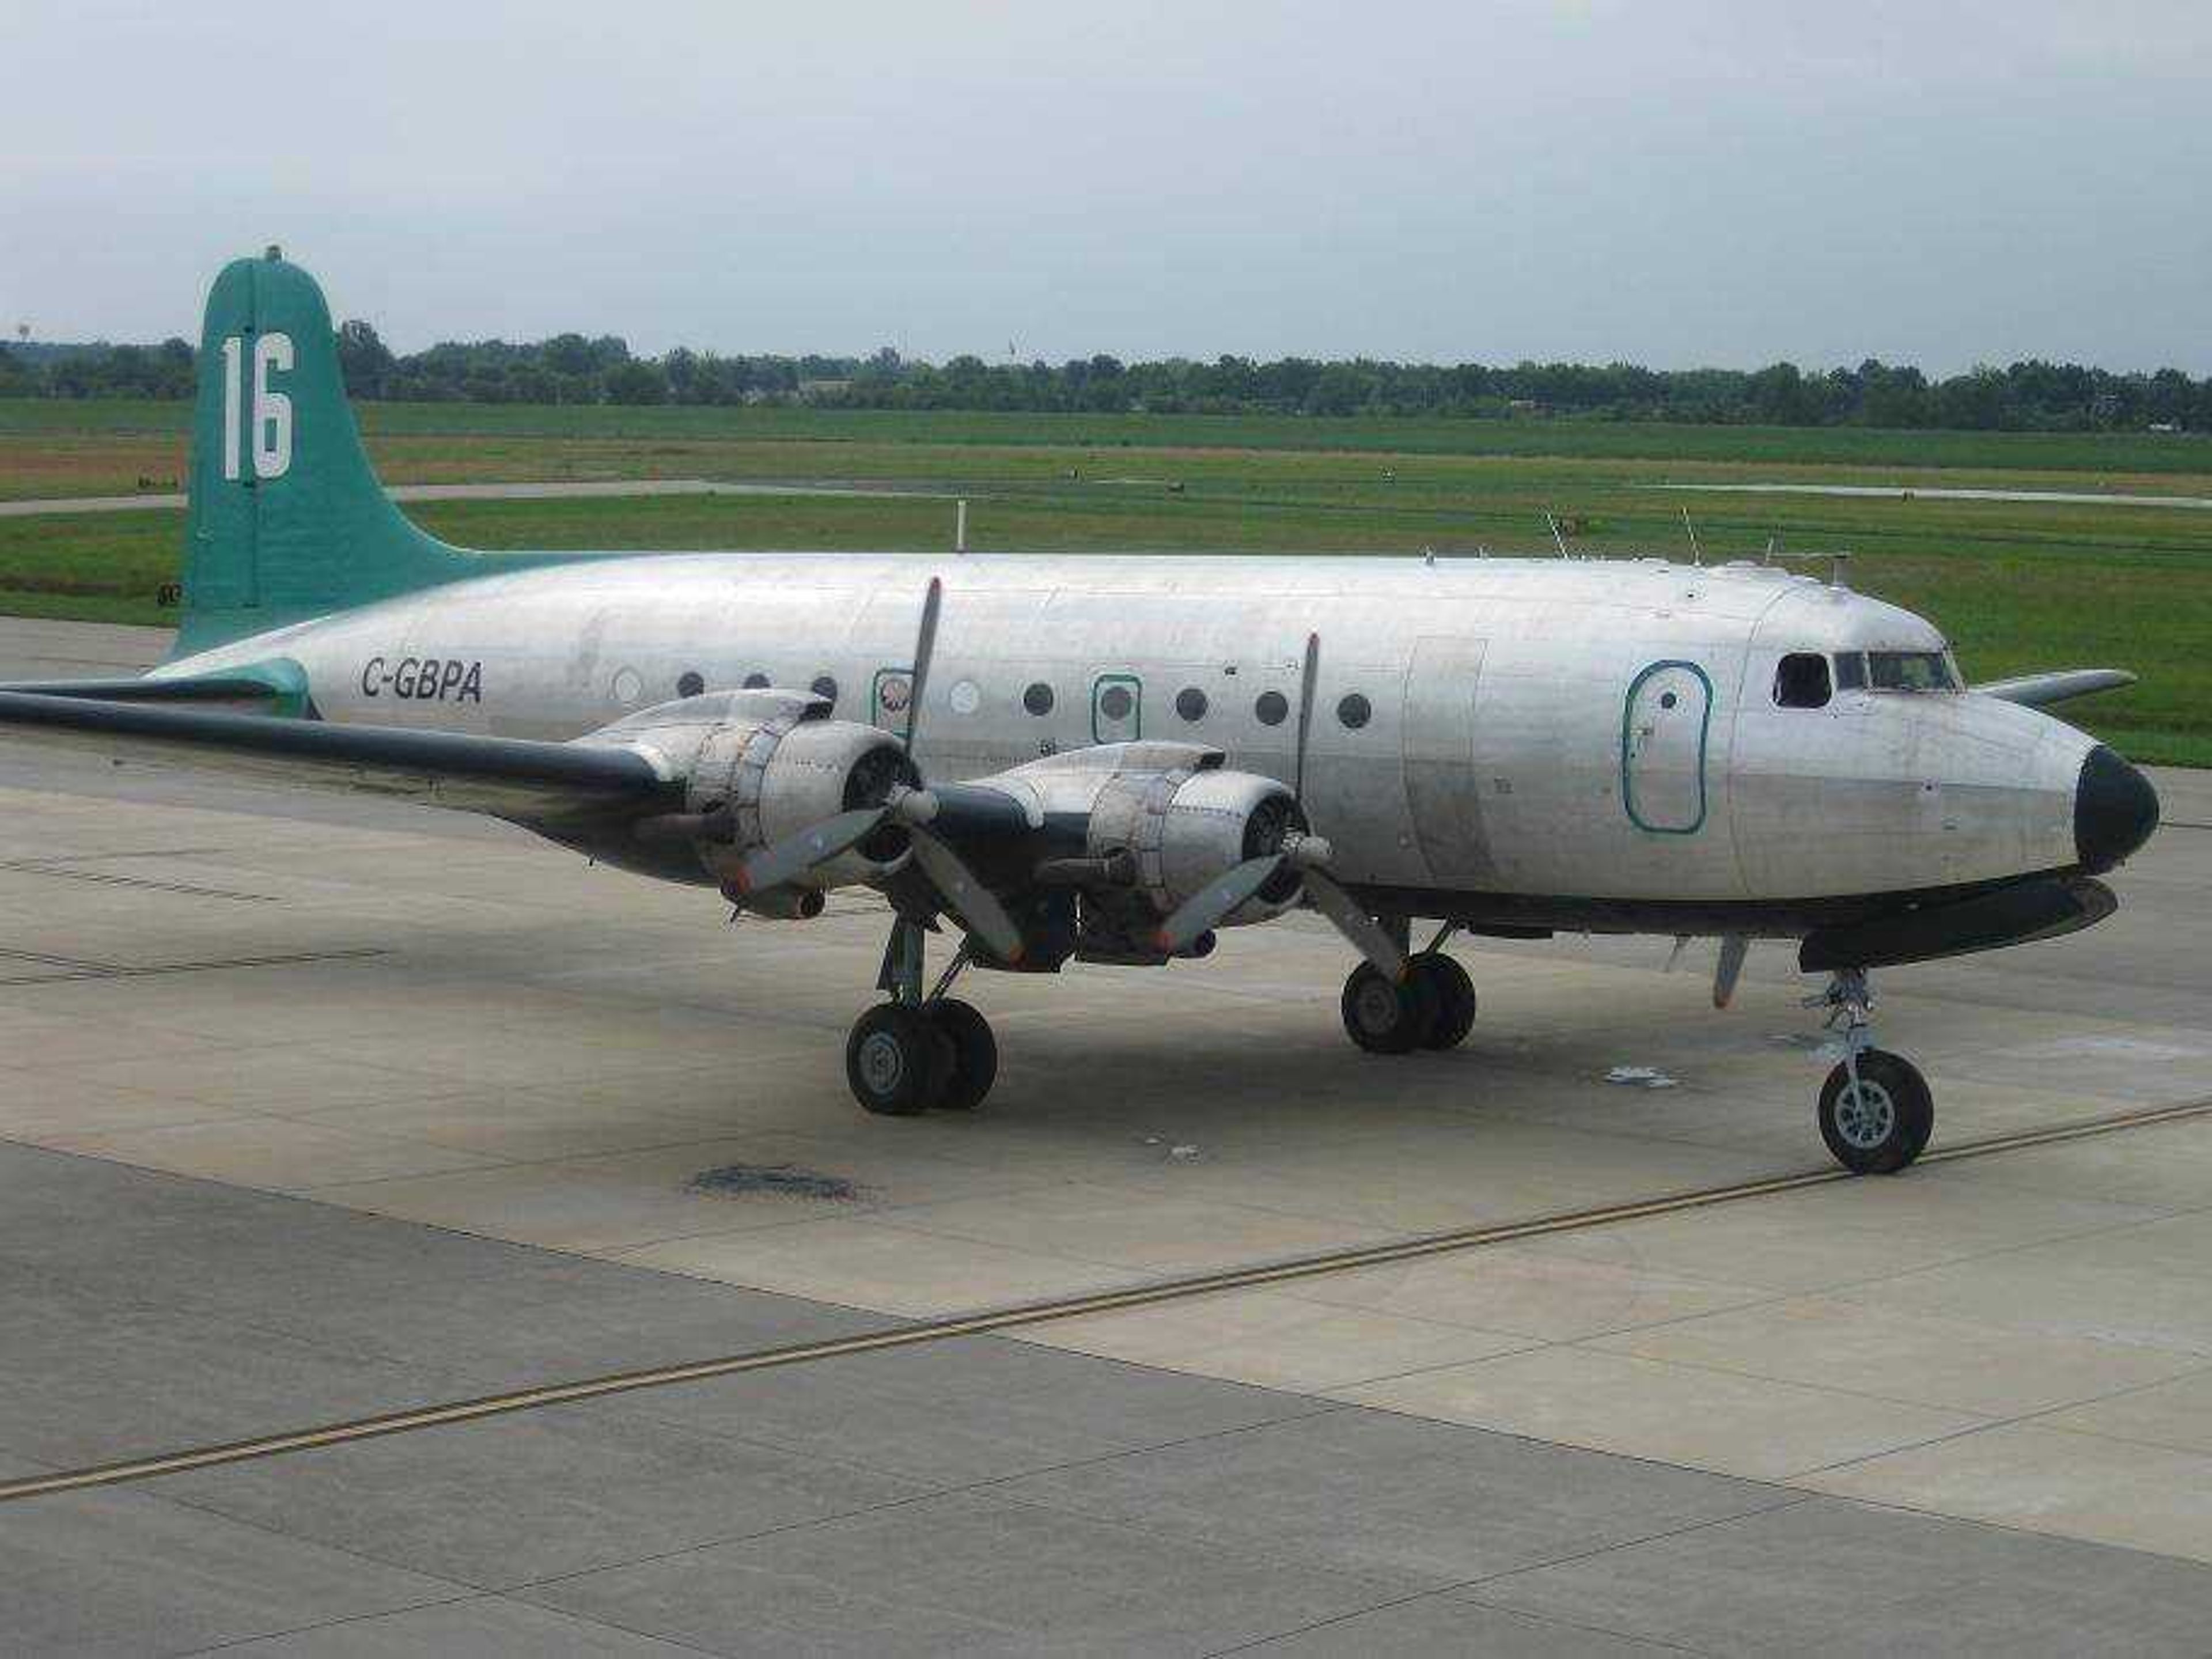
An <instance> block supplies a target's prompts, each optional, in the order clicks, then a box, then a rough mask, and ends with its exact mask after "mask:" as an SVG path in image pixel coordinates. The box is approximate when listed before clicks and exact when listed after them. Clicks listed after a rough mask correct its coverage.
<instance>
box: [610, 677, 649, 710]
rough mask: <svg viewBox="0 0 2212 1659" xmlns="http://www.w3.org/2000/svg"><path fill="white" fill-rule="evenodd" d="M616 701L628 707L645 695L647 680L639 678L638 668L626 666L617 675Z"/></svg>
mask: <svg viewBox="0 0 2212 1659" xmlns="http://www.w3.org/2000/svg"><path fill="white" fill-rule="evenodd" d="M614 690H615V701H616V702H618V703H621V704H623V705H624V706H625V707H627V706H628V705H629V704H631V703H634V702H636V701H637V700H638V698H639V697H640V696H643V695H644V692H645V682H644V681H643V680H642V679H641V678H638V672H637V670H635V668H625V669H623V670H621V671H618V672H617V674H616V675H615V686H614Z"/></svg>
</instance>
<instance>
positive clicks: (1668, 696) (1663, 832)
mask: <svg viewBox="0 0 2212 1659" xmlns="http://www.w3.org/2000/svg"><path fill="white" fill-rule="evenodd" d="M1712 723H1713V682H1712V678H1711V676H1710V675H1708V674H1707V673H1706V672H1705V670H1704V669H1703V668H1701V667H1699V665H1697V664H1696V663H1693V662H1686V661H1682V660H1680V659H1669V660H1668V661H1664V662H1655V663H1653V664H1651V665H1650V666H1648V667H1646V668H1644V669H1643V670H1642V671H1639V672H1638V674H1637V676H1636V678H1634V679H1632V680H1631V681H1630V682H1629V683H1628V695H1627V696H1626V698H1624V699H1623V700H1622V703H1621V711H1620V804H1621V806H1622V808H1623V809H1624V810H1625V811H1626V812H1627V814H1628V821H1629V822H1630V823H1632V824H1634V825H1635V826H1636V827H1637V828H1638V829H1642V830H1644V831H1646V832H1648V833H1650V834H1651V835H1655V836H1694V835H1696V834H1697V833H1698V831H1699V830H1700V829H1704V828H1705V810H1706V799H1705V758H1706V753H1705V751H1706V744H1707V740H1708V739H1709V738H1710V737H1711V732H1712Z"/></svg>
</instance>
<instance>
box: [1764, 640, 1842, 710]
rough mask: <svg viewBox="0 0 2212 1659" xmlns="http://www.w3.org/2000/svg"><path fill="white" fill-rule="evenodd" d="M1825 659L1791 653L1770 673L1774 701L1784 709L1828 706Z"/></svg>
mask: <svg viewBox="0 0 2212 1659" xmlns="http://www.w3.org/2000/svg"><path fill="white" fill-rule="evenodd" d="M1828 696H1829V689H1828V659H1826V657H1823V656H1820V655H1817V654H1816V653H1813V652H1810V651H1793V652H1791V653H1790V654H1789V655H1788V656H1786V657H1784V659H1782V660H1781V662H1780V663H1779V664H1778V665H1776V667H1775V670H1774V701H1775V702H1776V703H1777V704H1778V705H1779V706H1780V707H1782V708H1826V707H1827V706H1828Z"/></svg>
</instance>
